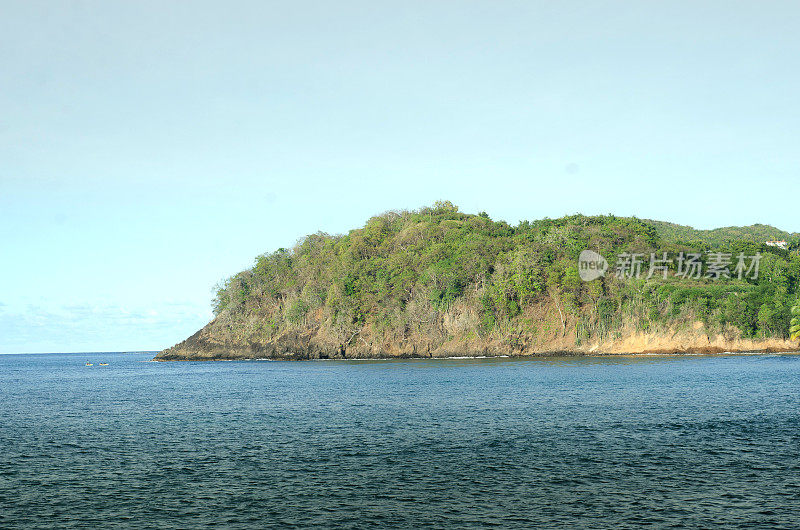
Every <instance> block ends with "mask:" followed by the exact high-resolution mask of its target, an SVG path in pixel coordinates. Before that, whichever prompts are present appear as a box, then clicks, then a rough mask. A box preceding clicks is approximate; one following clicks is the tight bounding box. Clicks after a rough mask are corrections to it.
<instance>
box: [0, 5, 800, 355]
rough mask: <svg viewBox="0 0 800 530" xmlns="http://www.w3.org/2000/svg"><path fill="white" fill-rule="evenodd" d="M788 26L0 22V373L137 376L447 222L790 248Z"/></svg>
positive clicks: (257, 18)
mask: <svg viewBox="0 0 800 530" xmlns="http://www.w3.org/2000/svg"><path fill="white" fill-rule="evenodd" d="M798 27H800V4H798V3H796V2H753V1H747V2H731V1H726V2H702V1H700V2H698V1H691V2H679V1H670V2H665V1H662V2H639V1H628V2H607V1H596V2H569V1H558V2H553V1H548V2H534V1H520V2H510V1H484V2H466V1H458V2H456V1H430V0H429V1H424V2H415V1H410V0H403V1H400V2H380V1H374V0H373V1H365V2H302V1H291V2H289V1H287V2H279V3H276V2H230V1H226V2H197V1H194V2H188V1H187V2H177V1H176V2H163V1H158V2H144V1H128V2H121V1H110V2H109V1H105V0H104V1H95V2H83V1H72V2H58V1H46V2H35V1H29V0H24V1H23V0H20V1H14V2H10V1H0V260H2V261H0V353H9V352H41V351H97V350H131V349H160V348H163V347H166V346H170V345H172V344H173V343H175V342H177V341H179V340H182V339H183V338H185V337H186V336H188V335H189V334H191V333H192V332H194V331H195V330H196V329H197V328H199V327H200V326H202V325H203V324H204V323H205V322H206V321H207V320H208V318H209V317H210V315H211V313H210V300H211V297H212V288H213V286H214V284H215V283H216V282H217V281H219V280H221V279H222V278H224V277H226V276H229V275H230V274H233V273H235V272H237V271H239V270H241V269H243V268H245V267H248V266H250V265H251V263H252V261H253V258H254V257H255V256H256V255H258V254H260V253H262V252H265V251H268V250H273V249H275V248H277V247H281V246H291V245H292V244H293V243H294V241H295V240H296V239H297V238H299V237H301V236H303V235H305V234H308V233H311V232H315V231H317V230H323V231H327V232H330V233H339V232H344V231H346V230H348V229H350V228H354V227H357V226H360V225H361V224H362V223H363V222H364V221H365V220H366V219H367V218H368V217H370V216H371V215H373V214H376V213H380V212H382V211H385V210H387V209H397V208H417V207H419V206H422V205H426V204H430V203H432V202H433V201H434V200H436V199H449V200H451V201H453V202H455V203H456V204H458V205H460V206H461V208H462V209H463V210H465V211H469V212H477V211H479V210H486V211H487V212H489V214H490V215H492V217H494V218H498V219H505V220H507V221H509V222H511V223H516V222H517V221H518V220H520V219H536V218H541V217H544V216H551V217H555V216H560V215H564V214H570V213H575V212H583V213H590V214H591V213H608V212H612V213H616V214H620V215H637V216H640V217H651V218H659V219H664V220H669V221H675V222H680V223H683V224H691V225H694V226H697V227H702V228H710V227H716V226H724V225H733V224H737V225H740V224H752V223H755V222H762V223H769V224H773V225H776V226H778V227H780V228H783V229H786V230H790V231H800V216H798V214H797V212H796V201H793V200H789V199H788V198H787V189H788V187H789V186H790V185H792V184H794V185H795V186H796V183H797V182H798V167H799V162H800V150H798V147H797V146H798V144H800V134H798V133H799V132H800V106H799V105H798V102H797V99H798V97H799V96H798V95H800V64H798V63H800V32H798V30H797V28H798Z"/></svg>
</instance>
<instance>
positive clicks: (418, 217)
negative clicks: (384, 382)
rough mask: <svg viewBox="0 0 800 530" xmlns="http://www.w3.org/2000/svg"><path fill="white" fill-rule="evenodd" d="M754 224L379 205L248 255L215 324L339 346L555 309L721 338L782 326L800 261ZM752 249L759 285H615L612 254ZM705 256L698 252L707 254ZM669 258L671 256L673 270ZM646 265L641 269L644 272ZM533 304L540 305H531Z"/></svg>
mask: <svg viewBox="0 0 800 530" xmlns="http://www.w3.org/2000/svg"><path fill="white" fill-rule="evenodd" d="M788 236H789V234H786V233H783V232H780V231H779V230H777V229H774V228H772V227H764V226H761V225H756V226H754V227H748V228H728V229H720V230H719V231H710V232H704V231H696V230H693V229H690V228H688V227H679V226H678V225H671V224H668V223H658V222H653V221H644V220H640V219H636V218H624V217H616V216H584V215H572V216H568V217H563V218H560V219H542V220H538V221H530V222H529V221H524V222H521V223H519V224H518V225H517V226H510V225H509V224H507V223H506V222H503V221H493V220H492V219H491V218H490V217H489V215H487V214H486V213H483V212H482V213H479V214H477V215H470V214H465V213H462V212H460V211H459V210H458V208H457V207H456V206H454V205H452V204H451V203H449V202H437V203H436V204H434V205H433V206H431V207H426V208H422V209H419V210H416V211H398V212H387V213H384V214H382V215H378V216H376V217H373V218H371V219H370V220H369V221H368V222H367V223H366V225H365V226H364V227H363V228H360V229H357V230H352V231H351V232H350V233H348V234H346V235H337V236H331V235H328V234H324V233H317V234H313V235H310V236H308V237H306V238H304V239H302V240H301V241H299V242H298V243H297V245H296V246H294V248H292V249H284V248H282V249H278V250H277V251H275V252H272V253H268V254H264V255H262V256H259V257H258V258H257V260H256V263H255V265H254V266H253V267H252V268H251V269H249V270H246V271H243V272H241V273H239V274H236V275H235V276H233V277H231V278H229V279H228V280H226V281H225V282H224V283H223V284H222V285H221V286H220V288H219V289H218V292H217V295H216V298H215V301H214V311H215V314H216V315H217V320H218V321H219V322H221V323H222V324H224V326H226V328H225V329H230V330H232V331H231V332H232V333H235V334H236V336H237V337H240V338H245V339H247V340H248V341H268V340H271V339H272V338H274V337H276V336H277V335H278V334H280V333H284V332H286V331H287V330H292V329H295V330H304V329H306V330H307V329H317V330H320V329H321V330H324V331H325V333H326V336H328V337H330V340H331V341H333V342H335V343H339V344H345V345H346V344H348V343H350V342H351V341H354V340H355V339H354V337H355V336H356V335H359V337H360V339H361V340H363V341H365V344H366V340H367V339H365V338H364V337H368V338H369V340H370V341H372V342H373V343H377V342H380V341H384V342H389V341H401V340H407V339H409V337H413V336H425V337H427V338H429V339H430V340H432V341H434V342H436V341H438V342H439V343H441V342H444V341H447V340H451V339H453V338H454V336H456V337H460V338H461V339H465V340H469V339H472V338H476V337H478V338H480V337H490V336H496V337H504V338H505V340H514V339H513V337H519V336H522V335H523V334H526V335H528V336H535V335H536V334H537V333H543V332H544V331H545V330H543V329H542V326H543V324H542V322H541V318H540V316H537V315H540V314H541V312H542V311H543V309H542V308H550V309H553V308H554V311H557V314H558V315H559V319H560V327H561V329H559V330H555V331H556V332H558V333H561V334H574V336H575V342H576V343H578V344H580V343H581V342H583V341H587V340H591V339H602V338H607V337H613V336H614V334H615V333H619V331H620V330H621V329H622V328H623V327H625V326H628V327H631V326H633V327H635V328H636V329H637V330H644V331H646V330H648V329H654V328H656V327H659V326H673V327H676V326H677V327H680V326H689V325H691V324H692V323H696V322H697V321H701V322H703V324H704V325H705V327H706V328H707V329H709V330H714V331H715V332H718V333H721V334H724V335H725V336H726V337H728V336H730V337H734V338H738V337H745V338H748V337H749V338H759V337H781V338H786V337H788V336H789V334H790V329H789V326H790V319H791V315H790V313H791V309H790V308H791V307H792V305H793V303H794V302H795V300H796V298H797V294H798V287H799V282H800V256H799V255H798V253H797V252H796V251H791V250H790V251H786V250H780V249H777V248H774V247H768V246H766V245H764V240H765V239H772V238H775V237H788ZM710 248H714V249H715V250H718V251H722V252H727V253H730V254H731V255H732V256H736V255H738V254H739V253H745V254H747V255H753V254H755V253H756V252H760V253H761V254H762V255H763V257H762V259H761V262H760V274H759V275H758V278H757V279H752V278H746V277H745V278H742V279H739V278H738V277H736V275H735V274H732V275H731V276H732V277H731V278H720V279H716V280H715V279H710V278H705V277H702V278H698V279H684V278H678V277H673V276H669V277H667V278H666V279H664V278H663V277H661V275H655V276H654V277H653V278H650V279H647V278H645V276H646V274H643V275H642V277H641V278H639V279H636V278H632V279H619V278H616V277H615V276H614V274H613V268H614V264H615V262H616V259H617V257H618V256H619V255H620V254H621V253H623V252H639V253H643V254H645V256H647V258H646V259H649V256H650V252H651V251H656V252H659V253H661V252H670V253H674V254H677V253H679V252H685V253H689V252H702V251H705V250H708V249H710ZM584 249H592V250H594V251H597V252H599V253H600V254H602V255H603V256H605V257H606V258H607V259H608V262H609V264H610V266H611V270H609V271H608V273H607V274H606V276H605V277H604V278H601V279H598V280H595V281H591V282H584V281H582V280H581V279H580V277H579V270H578V263H577V258H578V255H579V253H580V252H581V251H582V250H584ZM704 259H707V258H705V257H704ZM676 267H677V265H676V264H674V263H673V264H671V265H670V270H671V271H675V269H676ZM645 273H646V268H645ZM537 311H539V312H538V313H537Z"/></svg>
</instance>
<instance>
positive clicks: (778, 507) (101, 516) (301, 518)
mask: <svg viewBox="0 0 800 530" xmlns="http://www.w3.org/2000/svg"><path fill="white" fill-rule="evenodd" d="M149 357H150V355H147V354H69V355H7V356H0V527H4V528H5V527H41V528H48V527H58V528H65V527H66V528H69V527H85V528H97V527H136V528H190V527H197V526H210V525H213V526H218V527H226V528H250V527H285V526H302V527H310V526H324V527H331V526H335V527H352V528H370V527H406V528H417V527H425V526H431V527H443V526H453V527H484V526H496V527H542V526H544V527H591V528H598V527H614V528H620V527H638V526H640V525H652V526H654V527H671V528H679V527H689V528H697V527H709V526H720V525H722V526H726V527H740V528H753V527H769V528H776V527H783V528H792V527H794V528H797V527H798V526H800V357H798V356H777V355H773V356H714V357H677V356H676V357H651V358H553V359H538V360H514V359H483V360H480V359H479V360H431V361H428V360H413V361H360V362H356V361H354V362H347V361H320V362H296V363H292V362H264V361H262V362H215V363H149V362H143V361H145V360H147V359H148V358H149ZM86 361H91V362H93V363H95V364H94V366H91V367H87V366H84V363H85V362H86ZM100 362H108V363H109V366H98V363H100Z"/></svg>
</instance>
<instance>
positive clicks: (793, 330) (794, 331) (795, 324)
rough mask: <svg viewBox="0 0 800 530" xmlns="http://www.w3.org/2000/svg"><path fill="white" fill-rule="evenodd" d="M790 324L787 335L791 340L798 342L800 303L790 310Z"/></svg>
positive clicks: (799, 334) (799, 338)
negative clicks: (788, 334)
mask: <svg viewBox="0 0 800 530" xmlns="http://www.w3.org/2000/svg"><path fill="white" fill-rule="evenodd" d="M792 315H793V317H792V323H791V327H790V328H789V333H790V335H791V337H792V340H800V301H798V302H797V304H796V305H795V306H794V307H793V308H792Z"/></svg>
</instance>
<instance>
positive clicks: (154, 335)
mask: <svg viewBox="0 0 800 530" xmlns="http://www.w3.org/2000/svg"><path fill="white" fill-rule="evenodd" d="M5 307H6V308H7V306H5ZM210 318H211V312H210V311H209V310H208V309H207V308H205V307H198V306H197V305H195V304H189V303H169V304H159V305H153V306H151V307H123V306H116V305H102V304H86V303H79V304H64V305H58V306H42V305H28V306H26V307H24V308H19V309H15V310H11V311H9V310H5V311H0V353H20V352H39V351H47V352H56V351H61V352H66V351H127V350H139V349H160V348H163V347H166V346H170V345H172V344H174V343H175V342H178V341H180V340H183V339H184V338H186V337H187V336H188V335H190V334H191V333H193V332H194V331H196V330H197V329H199V328H200V327H202V326H203V325H204V324H205V323H206V322H208V320H210Z"/></svg>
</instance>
